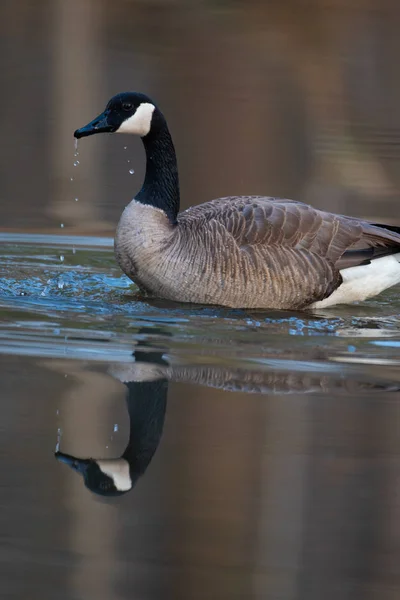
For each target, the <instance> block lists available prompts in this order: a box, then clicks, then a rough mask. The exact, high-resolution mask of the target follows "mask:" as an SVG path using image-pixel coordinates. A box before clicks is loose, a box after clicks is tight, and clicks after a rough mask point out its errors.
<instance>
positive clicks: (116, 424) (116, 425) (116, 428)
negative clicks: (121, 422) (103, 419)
mask: <svg viewBox="0 0 400 600" xmlns="http://www.w3.org/2000/svg"><path fill="white" fill-rule="evenodd" d="M115 431H118V423H115V425H114V432H115Z"/></svg>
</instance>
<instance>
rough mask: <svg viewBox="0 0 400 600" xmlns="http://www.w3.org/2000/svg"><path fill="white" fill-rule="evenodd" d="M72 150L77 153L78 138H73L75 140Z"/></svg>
mask: <svg viewBox="0 0 400 600" xmlns="http://www.w3.org/2000/svg"><path fill="white" fill-rule="evenodd" d="M74 149H75V152H76V153H77V152H78V138H75V140H74Z"/></svg>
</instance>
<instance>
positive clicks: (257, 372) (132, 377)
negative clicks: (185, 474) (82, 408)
mask: <svg viewBox="0 0 400 600" xmlns="http://www.w3.org/2000/svg"><path fill="white" fill-rule="evenodd" d="M142 348H143V349H141V350H140V351H139V350H135V352H134V353H133V356H134V362H132V363H113V364H110V366H109V369H108V371H109V373H110V374H111V375H112V376H113V377H114V378H116V379H118V380H119V381H121V382H122V383H123V384H124V385H125V386H126V388H127V399H126V400H127V409H128V414H129V420H130V432H129V441H128V445H127V446H126V448H125V450H124V452H123V454H122V456H120V457H119V458H113V459H102V458H77V457H74V456H71V455H69V454H65V453H63V452H56V458H57V459H58V460H59V461H60V462H63V463H65V464H67V465H68V466H70V467H71V468H72V469H74V470H75V471H76V472H77V473H80V474H81V475H82V476H83V480H84V482H85V485H86V487H87V488H88V489H89V490H91V491H92V492H94V493H96V494H101V495H103V496H117V495H122V494H125V493H127V492H129V491H130V490H132V488H133V487H134V485H135V483H136V482H137V480H138V479H139V477H140V476H141V475H143V474H144V472H145V471H146V469H147V467H148V465H149V464H150V461H151V459H152V458H153V456H154V453H155V452H156V450H157V447H158V445H159V443H160V440H161V436H162V431H163V425H164V419H165V412H166V406H167V392H168V381H175V382H186V383H193V384H198V385H204V386H207V387H214V388H220V389H223V390H226V391H235V392H244V393H248V394H254V393H256V394H279V395H283V394H297V395H299V394H315V393H318V394H326V393H329V394H332V393H334V394H335V395H336V394H337V395H340V394H345V395H349V396H352V395H354V394H360V393H362V394H365V393H367V394H368V393H373V394H377V393H382V392H397V391H399V389H400V386H399V383H398V382H397V381H391V380H390V379H389V380H385V379H383V378H382V379H377V378H373V377H367V376H366V375H365V372H364V373H362V374H361V373H360V372H359V371H357V370H356V371H351V370H349V371H346V372H344V369H345V368H346V367H345V366H344V365H343V364H340V363H336V362H329V361H327V360H326V358H327V357H323V356H321V354H320V353H317V354H315V355H314V356H313V358H314V360H309V361H303V362H301V361H299V360H297V361H294V360H293V359H292V357H291V356H290V354H289V355H288V356H287V357H286V358H285V359H282V357H281V358H279V359H277V358H276V354H275V355H272V354H271V355H267V354H264V356H263V360H264V363H263V364H260V365H257V367H254V366H253V369H251V368H249V365H247V368H245V367H240V366H226V365H223V364H208V365H207V364H206V365H205V364H191V365H182V364H176V363H175V364H174V362H172V364H171V363H170V362H167V361H166V360H165V359H164V358H163V354H162V352H161V350H157V351H155V350H154V349H151V347H149V344H148V343H146V342H144V343H142ZM323 358H325V360H322V359H323ZM214 359H215V357H214ZM344 375H345V376H344Z"/></svg>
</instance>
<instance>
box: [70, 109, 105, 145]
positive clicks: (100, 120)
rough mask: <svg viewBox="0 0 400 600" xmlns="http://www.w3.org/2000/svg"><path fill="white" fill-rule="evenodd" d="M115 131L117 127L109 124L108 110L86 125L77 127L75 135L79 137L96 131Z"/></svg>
mask: <svg viewBox="0 0 400 600" xmlns="http://www.w3.org/2000/svg"><path fill="white" fill-rule="evenodd" d="M113 131H115V127H114V126H113V125H110V124H109V122H108V114H107V112H103V113H101V115H99V116H98V117H96V118H95V119H93V121H91V122H90V123H88V124H87V125H85V126H84V127H81V128H80V129H77V130H76V131H75V133H74V137H76V138H77V139H79V138H83V137H87V136H88V135H94V134H95V133H112V132H113Z"/></svg>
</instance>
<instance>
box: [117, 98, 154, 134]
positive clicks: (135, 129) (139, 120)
mask: <svg viewBox="0 0 400 600" xmlns="http://www.w3.org/2000/svg"><path fill="white" fill-rule="evenodd" d="M155 108H156V107H155V106H154V104H151V103H150V102H142V104H140V105H139V106H138V108H137V109H136V112H135V114H134V115H132V116H131V117H128V118H127V119H125V121H123V122H122V123H121V125H120V126H119V127H118V129H117V131H116V133H133V134H134V135H140V136H141V137H144V136H145V135H147V134H148V133H149V131H150V129H151V120H152V118H153V112H154V110H155Z"/></svg>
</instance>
